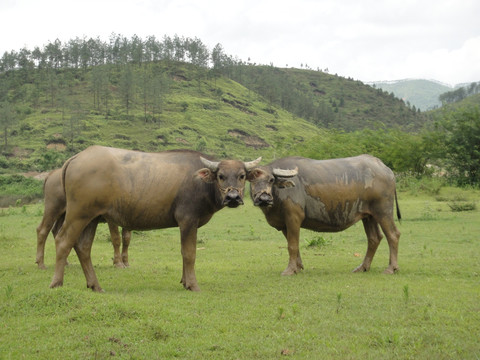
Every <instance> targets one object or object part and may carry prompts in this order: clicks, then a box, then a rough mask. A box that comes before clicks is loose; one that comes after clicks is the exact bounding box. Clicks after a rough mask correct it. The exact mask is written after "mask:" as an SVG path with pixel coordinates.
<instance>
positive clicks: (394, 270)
mask: <svg viewBox="0 0 480 360" xmlns="http://www.w3.org/2000/svg"><path fill="white" fill-rule="evenodd" d="M399 270H400V269H399V268H398V267H390V266H389V267H388V268H386V269H385V270H384V271H383V273H384V274H388V275H392V274H396V273H397V272H398V271H399Z"/></svg>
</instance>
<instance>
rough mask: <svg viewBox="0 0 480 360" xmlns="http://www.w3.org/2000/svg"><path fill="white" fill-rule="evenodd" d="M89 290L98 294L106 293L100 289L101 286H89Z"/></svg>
mask: <svg viewBox="0 0 480 360" xmlns="http://www.w3.org/2000/svg"><path fill="white" fill-rule="evenodd" d="M87 288H89V289H92V291H94V292H98V293H104V292H105V290H103V289H102V288H101V287H100V285H91V286H89V285H87Z"/></svg>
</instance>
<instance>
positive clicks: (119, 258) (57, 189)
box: [36, 169, 131, 269]
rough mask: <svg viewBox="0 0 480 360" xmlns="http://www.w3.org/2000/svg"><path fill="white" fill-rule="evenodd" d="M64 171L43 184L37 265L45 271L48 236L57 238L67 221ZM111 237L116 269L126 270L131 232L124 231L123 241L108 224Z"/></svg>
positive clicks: (51, 173)
mask: <svg viewBox="0 0 480 360" xmlns="http://www.w3.org/2000/svg"><path fill="white" fill-rule="evenodd" d="M61 170H62V169H56V170H53V171H52V172H50V173H49V174H48V176H47V177H46V178H45V182H44V183H43V194H44V204H45V209H44V212H43V218H42V221H41V223H40V224H39V225H38V227H37V256H36V263H37V264H38V267H39V268H40V269H45V268H46V267H45V262H44V256H45V242H46V240H47V237H48V234H49V233H50V231H52V234H53V236H56V235H57V233H58V231H59V230H60V228H61V226H62V224H63V221H64V219H65V208H66V199H65V192H64V190H63V186H62V171H61ZM108 227H109V230H110V237H111V239H112V245H113V264H114V265H115V266H116V267H119V268H124V267H127V266H128V246H129V244H130V237H131V232H130V231H128V230H125V229H123V230H122V240H120V233H119V231H118V226H115V225H113V224H111V223H109V224H108ZM120 242H122V244H123V246H122V252H121V253H120Z"/></svg>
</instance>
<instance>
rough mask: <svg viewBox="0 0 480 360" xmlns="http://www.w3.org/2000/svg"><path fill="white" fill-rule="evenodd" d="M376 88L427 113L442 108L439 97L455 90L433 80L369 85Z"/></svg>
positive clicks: (383, 82)
mask: <svg viewBox="0 0 480 360" xmlns="http://www.w3.org/2000/svg"><path fill="white" fill-rule="evenodd" d="M369 85H372V86H374V87H376V88H380V89H382V90H384V91H388V92H390V93H393V94H394V95H395V96H396V97H398V98H400V99H403V100H404V101H405V102H409V103H410V105H412V106H415V107H416V108H417V109H420V110H422V111H427V110H431V109H435V108H436V107H440V106H441V105H442V104H441V102H440V101H439V100H438V97H439V96H440V95H441V94H443V93H445V92H447V91H451V90H453V89H454V88H453V87H451V86H450V85H447V84H443V83H441V82H438V81H433V80H420V79H415V80H397V81H379V82H373V83H369Z"/></svg>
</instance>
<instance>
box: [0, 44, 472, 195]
mask: <svg viewBox="0 0 480 360" xmlns="http://www.w3.org/2000/svg"><path fill="white" fill-rule="evenodd" d="M469 89H470V88H469ZM454 95H456V93H455V94H454ZM469 101H471V100H469ZM476 111H477V110H475V109H470V108H466V107H464V106H460V108H459V111H455V114H453V115H450V114H445V116H444V114H440V115H439V116H438V117H437V116H436V115H435V114H439V113H438V112H437V113H436V112H427V113H423V112H421V111H419V110H418V109H416V108H415V107H411V106H409V105H408V104H407V105H406V104H405V102H404V101H403V100H400V99H398V98H396V97H395V96H394V95H393V94H391V93H388V92H386V91H384V90H382V89H375V88H373V87H371V86H368V85H365V84H363V83H361V82H359V81H354V80H352V79H347V78H343V77H340V76H336V75H331V74H328V73H324V72H321V71H313V70H309V69H293V68H292V69H284V68H276V67H274V66H265V65H255V64H251V63H245V62H243V61H241V60H238V59H236V58H233V57H232V56H229V55H227V54H225V53H223V50H222V48H221V45H219V44H218V45H217V46H215V48H214V49H213V50H212V51H209V50H208V49H207V48H206V46H205V45H203V44H202V43H201V41H200V40H199V39H197V38H195V39H189V38H178V37H176V38H174V39H171V38H168V37H164V38H163V40H162V41H158V40H156V39H155V38H148V39H147V41H142V40H141V39H139V38H138V37H134V38H132V39H130V40H129V39H126V38H123V37H120V36H113V37H112V38H111V39H110V43H104V42H102V41H101V40H99V39H88V40H87V39H78V38H77V39H75V40H72V41H70V42H68V43H66V44H62V43H60V42H59V41H58V40H57V41H55V42H54V43H50V44H48V45H47V46H45V47H44V48H43V49H40V48H35V50H34V51H29V50H27V49H22V50H21V51H20V52H15V51H12V52H10V53H5V54H4V55H3V57H2V58H1V59H0V129H1V131H2V135H3V136H2V141H1V143H0V149H1V154H0V174H16V173H21V172H32V171H48V170H51V169H53V168H56V167H59V166H61V165H62V164H63V162H64V161H65V160H66V159H67V158H68V157H70V156H71V155H72V154H74V153H77V152H79V151H81V150H83V149H85V148H86V147H88V146H89V145H92V144H102V145H109V146H115V147H121V148H127V149H138V150H142V151H162V150H167V149H174V148H187V149H195V150H199V151H203V152H205V153H208V154H212V155H216V156H217V158H238V159H242V160H247V159H248V160H250V159H254V158H256V157H258V156H262V157H263V158H264V163H265V162H268V161H270V160H272V159H274V158H277V157H282V156H286V155H293V154H295V155H303V156H310V157H314V158H319V159H321V158H330V157H342V156H352V155H357V154H361V153H369V154H372V155H374V156H377V157H379V158H380V159H382V161H384V162H385V164H386V165H387V166H389V167H391V168H392V169H393V170H394V171H395V172H397V173H409V174H415V175H416V176H423V175H425V174H429V173H430V170H429V169H430V168H429V166H428V165H429V164H436V165H438V166H440V167H442V168H449V174H452V177H455V181H457V182H458V183H474V184H476V183H478V179H477V176H476V175H475V174H476V173H475V171H476V169H477V167H476V166H475V165H474V163H475V161H476V160H474V159H476V155H475V154H476V150H475V149H474V151H473V153H472V154H470V153H468V150H469V149H471V148H472V144H473V145H475V144H476V136H477V135H474V136H472V134H474V133H475V126H476V122H475V121H476V116H477V115H476ZM431 114H433V115H432V116H431ZM451 119H453V120H452V121H453V124H454V125H455V124H458V126H456V125H455V126H456V127H454V128H452V127H451V123H452V121H451ZM432 121H436V124H435V125H436V126H435V127H429V126H425V125H429V124H430V123H431V122H432ZM465 122H468V123H467V125H468V126H467V127H465V126H464V124H465ZM465 129H467V130H465ZM470 129H471V130H470ZM466 132H468V134H469V136H468V137H462V136H463V134H464V133H466ZM475 134H476V133H475ZM459 142H462V146H464V149H465V150H462V151H461V153H465V154H467V153H468V154H470V155H468V156H469V157H468V159H463V160H462V162H460V161H459V160H458V156H457V155H458V153H459V151H458V148H459V147H458V144H459ZM472 169H473V170H472ZM465 174H467V175H465ZM0 180H1V181H0V189H4V188H5V189H6V188H12V186H11V183H12V182H17V180H18V178H12V177H4V178H2V179H0ZM26 185H27V187H29V186H30V185H29V184H26ZM2 186H4V188H3V187H2ZM2 191H3V190H2ZM40 192H41V191H40ZM16 193H17V191H15V194H16ZM15 194H12V196H14V195H15Z"/></svg>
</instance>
